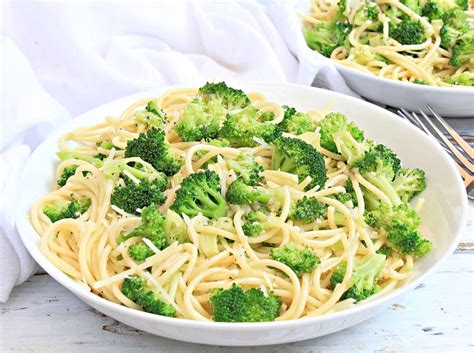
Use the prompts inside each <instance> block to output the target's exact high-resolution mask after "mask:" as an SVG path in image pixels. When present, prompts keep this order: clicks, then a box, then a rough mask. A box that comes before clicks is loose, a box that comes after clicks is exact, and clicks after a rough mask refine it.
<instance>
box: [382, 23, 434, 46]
mask: <svg viewBox="0 0 474 353" xmlns="http://www.w3.org/2000/svg"><path fill="white" fill-rule="evenodd" d="M390 24H391V23H390ZM390 37H392V38H393V39H395V40H396V41H397V42H399V43H400V44H403V45H414V44H421V43H423V42H424V41H425V40H426V38H425V37H426V36H425V29H424V27H423V25H422V24H421V22H420V21H417V20H411V19H403V20H402V22H400V23H399V24H397V25H395V26H391V30H390Z"/></svg>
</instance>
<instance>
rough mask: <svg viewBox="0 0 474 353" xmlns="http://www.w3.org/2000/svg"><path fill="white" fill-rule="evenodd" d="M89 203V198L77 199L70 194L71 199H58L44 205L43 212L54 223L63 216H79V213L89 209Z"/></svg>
mask: <svg viewBox="0 0 474 353" xmlns="http://www.w3.org/2000/svg"><path fill="white" fill-rule="evenodd" d="M90 205H91V200H90V199H88V198H83V199H82V200H78V199H76V198H75V197H74V196H72V201H65V200H60V201H56V202H55V203H53V204H50V205H46V206H44V208H43V213H44V214H45V215H46V216H48V218H49V219H50V220H51V222H53V223H54V222H57V221H59V220H61V219H64V218H73V219H76V218H79V216H80V215H81V214H83V213H84V212H86V211H87V210H88V209H89V206H90Z"/></svg>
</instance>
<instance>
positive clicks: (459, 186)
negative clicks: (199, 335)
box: [15, 80, 468, 331]
mask: <svg viewBox="0 0 474 353" xmlns="http://www.w3.org/2000/svg"><path fill="white" fill-rule="evenodd" d="M226 82H228V83H230V84H231V85H232V84H235V86H237V87H242V88H243V89H245V90H248V87H252V89H257V90H262V91H263V93H264V94H265V89H268V88H270V89H272V88H273V89H278V88H281V87H282V86H283V87H287V88H289V89H296V90H303V91H308V92H309V91H312V92H319V93H324V94H327V95H329V96H331V97H330V98H333V97H334V98H341V99H343V100H347V101H348V103H349V104H350V103H351V102H358V104H362V105H370V106H371V109H375V110H378V111H379V112H380V113H382V114H383V115H386V116H387V119H391V120H392V121H396V122H397V123H399V124H402V125H404V126H405V127H404V128H407V129H412V130H415V131H416V134H417V135H418V136H419V137H420V138H422V139H426V140H427V142H428V143H429V144H430V145H431V146H432V148H435V149H437V150H438V152H440V155H441V156H442V159H443V161H442V163H444V164H445V165H446V167H448V168H449V169H450V170H451V171H452V172H455V173H456V174H457V173H458V172H457V169H456V167H455V164H454V161H453V160H452V159H451V158H450V157H449V156H448V155H447V153H446V152H445V151H444V150H443V149H442V147H441V146H440V145H439V144H438V143H437V142H435V141H433V140H431V139H430V138H429V137H428V136H427V135H425V134H424V133H423V132H421V131H420V130H418V129H417V128H416V127H414V126H413V125H411V124H410V123H409V122H407V121H405V120H403V119H401V118H399V117H398V116H397V115H395V114H393V113H392V112H390V111H388V110H386V109H383V108H381V107H379V106H377V105H375V104H372V103H369V102H366V101H362V100H360V99H358V98H354V97H351V96H347V95H344V94H342V93H338V92H333V91H328V90H325V89H321V88H316V87H311V86H303V85H299V84H292V83H283V84H282V83H262V82H251V81H245V82H244V81H231V80H227V81H226ZM194 86H196V84H193V85H186V84H179V85H169V86H165V87H162V88H157V89H154V90H148V91H144V92H140V93H136V94H132V95H127V96H124V97H121V98H118V99H115V100H113V101H110V102H106V103H104V104H101V105H100V106H98V107H96V108H93V109H91V110H88V111H87V112H85V113H83V114H81V115H79V116H78V117H76V118H75V119H73V120H71V121H69V122H68V123H66V124H64V125H63V126H61V127H60V128H58V129H56V130H55V131H53V132H52V133H51V134H50V135H49V136H48V137H47V138H46V139H45V140H44V141H43V142H42V143H41V144H40V145H39V146H38V147H37V148H36V149H35V150H34V151H33V153H32V154H31V155H30V156H29V158H28V160H27V162H26V163H25V165H24V167H23V171H22V173H21V176H20V178H19V181H20V182H19V183H18V190H17V191H18V195H19V198H18V199H19V200H20V201H19V203H18V207H16V210H15V224H16V227H17V230H18V233H19V235H20V238H21V240H22V242H23V244H24V245H25V247H26V249H27V250H28V252H29V253H30V255H31V256H32V257H33V258H34V259H35V261H36V262H37V263H38V264H39V265H40V266H41V267H42V268H43V269H44V270H45V271H46V272H47V273H48V274H49V275H50V276H51V277H53V278H54V279H55V280H56V281H57V282H59V283H60V284H61V285H62V286H63V287H65V288H67V289H68V290H69V291H71V292H72V293H73V294H75V295H77V296H79V297H80V298H82V299H83V300H84V301H85V302H86V303H87V304H88V305H91V306H94V307H95V306H97V307H99V308H100V307H103V308H105V309H107V310H110V311H112V312H118V313H122V314H124V315H125V316H129V317H131V318H136V319H143V320H145V321H147V322H150V323H153V324H158V325H159V324H165V325H171V326H182V327H186V328H203V329H216V328H218V329H221V330H224V331H232V330H242V331H250V330H255V329H272V328H275V329H276V328H295V327H298V326H306V325H311V324H317V323H320V322H324V321H329V320H337V319H341V318H344V317H346V316H351V315H356V314H357V313H359V312H365V311H369V310H371V309H375V308H376V307H379V306H381V305H386V304H388V303H389V302H391V301H392V300H393V299H395V298H396V297H399V296H401V295H402V294H404V293H406V292H408V291H409V290H411V289H412V288H414V287H416V286H418V285H419V284H420V283H421V282H423V281H424V280H425V279H426V277H427V276H429V275H430V274H431V273H432V272H434V271H435V270H436V269H437V268H438V266H439V265H440V264H441V263H442V262H444V261H445V260H446V258H447V257H448V256H450V255H451V254H452V253H453V252H454V250H455V248H456V246H457V244H458V242H459V238H460V237H461V233H462V229H463V228H464V226H465V224H466V219H467V212H468V202H467V196H466V190H465V188H464V185H463V183H462V182H461V178H459V179H458V180H457V181H456V191H457V192H456V193H457V194H458V195H460V196H461V200H460V205H459V206H460V207H461V210H460V211H461V213H462V214H461V217H460V219H459V222H458V223H457V225H456V229H455V231H454V232H453V233H454V236H453V240H452V242H451V244H450V246H449V247H448V249H447V250H446V251H445V252H444V253H443V254H442V255H441V256H439V257H438V258H437V259H436V261H435V262H434V263H433V264H432V265H431V266H430V267H429V268H428V269H427V270H426V271H424V272H422V273H420V275H419V277H418V278H416V279H414V280H413V281H411V282H410V283H407V284H405V285H403V286H402V287H399V288H396V289H395V290H392V291H391V292H389V293H387V294H384V295H381V296H379V297H376V298H374V299H372V300H370V299H369V300H368V301H366V302H362V303H361V304H358V305H355V306H353V307H351V308H348V309H344V310H341V311H338V312H334V313H330V314H325V315H321V316H317V317H307V318H299V319H291V320H283V321H271V322H256V323H251V322H239V323H228V322H214V321H197V320H191V319H183V318H170V317H165V316H160V315H155V314H151V313H147V312H144V311H141V310H136V309H132V308H129V307H126V306H123V305H121V304H117V303H114V302H112V301H109V300H107V299H104V298H102V297H99V296H98V295H96V294H94V293H92V292H90V291H87V290H85V289H84V288H83V287H82V286H81V285H79V284H78V283H77V282H75V281H74V280H72V279H71V278H70V277H68V276H67V275H66V274H64V273H63V272H62V271H60V270H59V269H58V268H57V267H55V266H54V265H53V264H52V263H51V262H50V261H49V260H48V259H47V258H46V256H45V255H43V254H42V253H41V251H40V249H39V247H38V241H39V235H38V234H37V233H36V231H35V230H34V228H33V227H32V225H31V223H30V220H29V216H28V215H29V213H27V214H26V215H25V214H24V212H23V207H21V206H23V204H24V203H25V202H24V201H23V200H24V199H25V197H24V196H23V193H24V192H25V191H23V190H25V189H22V188H20V185H22V182H23V180H25V179H26V178H27V177H28V175H27V174H26V172H25V170H26V169H27V168H26V166H27V165H28V164H29V163H30V162H31V160H33V159H34V158H35V156H36V155H37V154H39V153H40V152H41V149H42V146H44V145H46V144H47V142H49V141H50V140H52V139H53V138H55V137H56V135H58V134H59V133H62V132H64V131H67V130H69V129H71V128H73V127H76V126H81V125H84V124H81V123H80V122H81V120H82V119H83V118H86V117H87V116H88V115H93V114H94V113H95V111H100V110H103V109H104V108H106V107H108V106H114V105H117V104H120V103H121V101H127V100H132V99H139V98H144V97H147V96H156V95H160V94H163V93H164V92H166V91H168V90H172V89H176V88H184V87H194ZM440 162H441V161H440ZM28 204H29V208H31V202H29V203H28ZM29 233H34V235H35V238H36V239H35V241H31V240H30V239H29V237H28V235H27V234H29ZM99 310H100V309H99Z"/></svg>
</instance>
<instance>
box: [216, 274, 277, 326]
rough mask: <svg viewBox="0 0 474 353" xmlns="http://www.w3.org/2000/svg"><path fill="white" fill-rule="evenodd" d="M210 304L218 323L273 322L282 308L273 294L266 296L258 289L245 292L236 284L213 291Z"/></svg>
mask: <svg viewBox="0 0 474 353" xmlns="http://www.w3.org/2000/svg"><path fill="white" fill-rule="evenodd" d="M209 304H211V307H212V319H213V320H214V321H217V322H263V321H273V320H275V318H276V317H277V316H278V315H279V314H280V308H281V301H280V299H279V298H278V297H277V296H275V295H274V294H273V293H269V294H268V295H265V294H264V293H263V292H262V291H261V290H260V289H258V288H250V289H248V290H244V289H242V287H240V286H239V285H237V284H235V283H234V284H232V286H231V287H230V288H229V289H222V288H220V289H216V290H214V291H212V294H211V297H210V299H209Z"/></svg>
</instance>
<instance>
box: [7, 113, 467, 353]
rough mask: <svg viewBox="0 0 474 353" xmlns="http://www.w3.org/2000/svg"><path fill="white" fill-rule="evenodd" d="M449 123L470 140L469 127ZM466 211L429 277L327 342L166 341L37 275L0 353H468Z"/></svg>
mask: <svg viewBox="0 0 474 353" xmlns="http://www.w3.org/2000/svg"><path fill="white" fill-rule="evenodd" d="M450 122H451V124H452V125H453V126H454V127H455V128H456V129H457V130H458V131H460V132H461V133H462V135H464V137H468V139H469V140H472V136H473V135H474V134H473V130H474V119H459V120H450ZM470 142H471V141H470ZM469 206H470V215H469V220H468V223H467V225H466V227H465V229H464V232H463V237H462V239H461V242H460V244H459V246H458V248H457V250H456V252H455V253H454V254H453V255H452V256H451V257H450V258H449V259H448V260H447V261H446V262H445V263H444V264H443V265H442V266H441V267H440V268H439V269H438V271H437V272H436V273H435V274H433V275H432V276H430V277H429V278H428V280H427V281H426V282H425V283H423V284H422V285H420V286H418V287H417V288H416V289H415V290H414V291H412V292H411V293H409V294H408V295H406V296H405V297H404V298H402V299H401V300H400V301H398V302H397V303H396V304H394V305H392V306H391V307H389V308H387V310H386V311H385V312H383V313H382V314H380V315H378V316H377V317H375V318H373V319H371V320H368V321H366V322H364V323H362V324H359V325H357V326H354V327H351V328H348V329H346V330H344V331H341V332H338V333H335V334H332V335H329V336H325V337H321V338H317V339H312V340H307V341H303V342H296V343H293V344H286V345H277V346H267V347H245V348H229V347H213V346H204V345H196V344H190V343H183V342H178V341H173V340H169V339H166V338H161V337H156V336H152V335H149V334H147V333H145V332H142V331H139V330H136V329H134V328H131V327H128V326H126V325H124V324H121V323H119V322H117V321H116V320H113V319H111V318H109V317H107V316H105V315H103V314H101V313H98V312H97V311H95V310H94V309H92V308H91V307H89V306H87V305H86V304H84V303H82V302H81V301H79V300H78V299H77V298H76V297H74V296H73V295H72V294H71V293H70V292H69V291H67V290H66V289H64V288H63V287H61V286H60V285H59V284H57V283H56V282H55V281H54V280H53V279H52V278H51V277H49V276H48V275H46V274H39V275H35V276H33V277H32V278H31V279H30V280H28V281H27V282H26V283H24V284H23V285H21V286H19V287H17V288H15V289H14V291H13V293H12V295H11V298H10V300H9V301H8V302H7V303H6V304H2V305H0V308H1V310H2V314H1V318H0V352H35V353H43V352H48V353H49V352H58V353H59V352H60V353H65V352H70V353H74V352H107V353H109V352H112V351H114V352H139V353H147V352H154V353H158V352H159V353H161V352H163V353H164V352H177V353H184V352H193V353H218V352H219V353H244V352H245V353H246V352H256V353H270V352H271V353H280V352H289V353H290V352H291V353H319V352H325V353H345V352H351V353H353V352H363V353H365V352H367V353H368V352H371V353H382V352H383V353H390V352H397V353H401V352H416V353H425V352H426V353H428V352H429V353H435V352H440V353H441V352H442V353H464V352H466V353H467V352H470V353H472V352H474V337H473V335H474V332H473V318H474V314H473V286H474V220H473V214H474V202H472V201H471V202H470V203H469ZM0 280H1V279H0Z"/></svg>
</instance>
